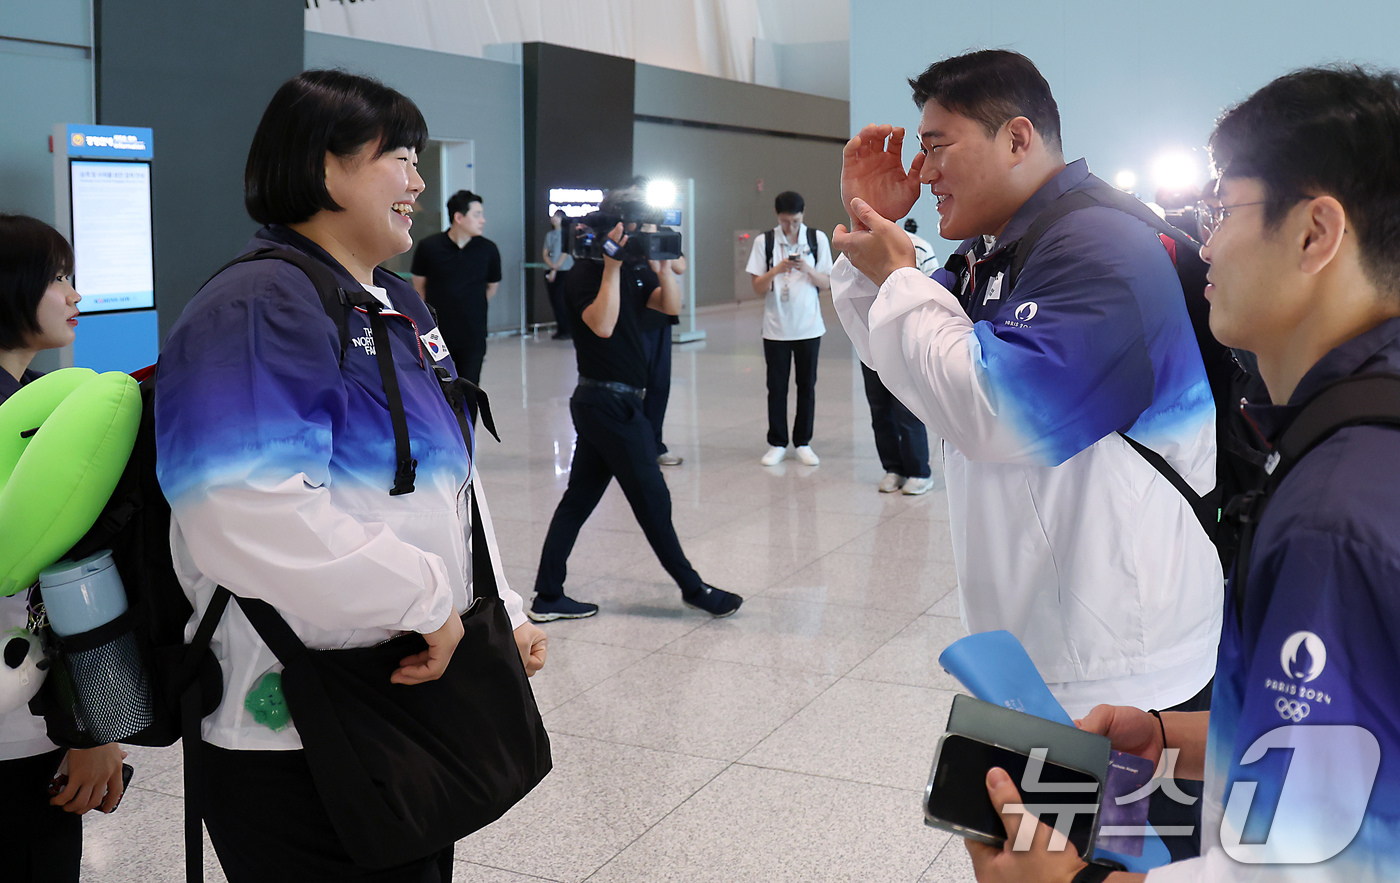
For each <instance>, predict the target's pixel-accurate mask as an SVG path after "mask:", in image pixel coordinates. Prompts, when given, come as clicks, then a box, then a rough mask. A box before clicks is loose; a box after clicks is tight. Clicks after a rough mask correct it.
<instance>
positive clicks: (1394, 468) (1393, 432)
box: [1203, 319, 1400, 881]
mask: <svg viewBox="0 0 1400 883" xmlns="http://www.w3.org/2000/svg"><path fill="white" fill-rule="evenodd" d="M1372 373H1396V374H1400V319H1392V320H1390V321H1387V322H1385V323H1383V324H1381V325H1380V326H1378V327H1376V328H1374V329H1372V330H1371V331H1368V332H1366V333H1365V334H1362V335H1360V336H1359V337H1356V338H1354V339H1352V340H1350V341H1347V342H1346V343H1344V344H1342V345H1341V346H1339V347H1337V348H1336V349H1334V350H1332V351H1331V352H1330V353H1328V354H1327V355H1326V356H1324V357H1323V358H1322V359H1321V360H1320V361H1319V362H1318V363H1317V364H1316V365H1314V366H1313V367H1312V369H1311V370H1309V371H1308V372H1307V374H1306V375H1304V377H1303V379H1302V381H1301V382H1300V383H1299V384H1298V388H1297V389H1296V390H1295V391H1294V393H1293V397H1292V399H1291V400H1290V401H1289V403H1288V404H1286V405H1278V406H1274V405H1258V406H1250V407H1249V408H1248V409H1247V411H1248V413H1249V414H1250V416H1251V417H1252V418H1253V419H1254V420H1255V421H1256V423H1257V424H1258V425H1259V427H1260V429H1261V430H1262V432H1263V433H1264V434H1265V436H1266V437H1267V438H1272V439H1276V438H1277V437H1278V436H1279V434H1280V433H1281V432H1282V431H1283V430H1284V429H1285V428H1286V427H1287V426H1288V425H1289V423H1290V422H1291V421H1292V419H1293V418H1294V417H1295V416H1296V415H1297V413H1298V411H1299V410H1300V408H1301V406H1302V405H1303V404H1304V403H1306V402H1307V401H1308V399H1310V398H1311V397H1312V396H1313V395H1315V394H1316V393H1317V392H1318V391H1319V390H1320V389H1321V388H1322V387H1323V386H1324V385H1326V384H1328V383H1331V382H1333V381H1336V380H1339V379H1341V378H1344V377H1348V376H1352V375H1360V374H1372ZM1229 595H1230V593H1227V597H1228V596H1229ZM1398 672H1400V430H1397V429H1395V428H1390V427H1382V426H1355V427H1349V428H1346V429H1342V430H1340V431H1339V432H1337V433H1336V434H1335V435H1333V436H1332V437H1331V438H1330V439H1328V440H1327V441H1324V442H1323V443H1322V444H1320V445H1318V446H1317V447H1316V448H1314V449H1313V450H1312V452H1310V453H1309V454H1307V455H1306V456H1304V457H1303V458H1302V459H1301V460H1299V461H1298V463H1297V465H1296V466H1295V467H1294V468H1293V470H1292V471H1291V472H1289V473H1288V475H1287V477H1285V478H1284V480H1283V481H1282V482H1281V483H1280V485H1279V487H1278V489H1277V490H1276V491H1275V493H1274V494H1273V497H1272V499H1271V500H1270V501H1269V503H1268V506H1267V508H1266V509H1265V511H1264V515H1263V518H1262V520H1261V521H1260V523H1259V527H1258V530H1257V533H1256V536H1255V542H1254V547H1253V553H1252V556H1251V564H1250V572H1249V577H1248V584H1247V588H1246V594H1245V599H1244V606H1243V616H1242V617H1237V616H1236V615H1235V610H1234V604H1233V602H1229V601H1227V603H1226V610H1225V625H1224V630H1223V633H1222V635H1221V643H1220V658H1219V667H1218V670H1217V674H1216V680H1215V694H1214V699H1213V702H1212V704H1211V717H1210V737H1209V743H1208V748H1207V764H1206V767H1207V768H1206V783H1207V789H1206V791H1207V802H1206V819H1205V828H1204V831H1203V833H1204V835H1205V837H1206V842H1205V843H1203V846H1207V845H1210V842H1211V841H1212V840H1213V838H1215V837H1216V836H1217V835H1218V836H1219V837H1220V838H1221V840H1222V841H1223V843H1224V845H1225V847H1226V848H1225V851H1226V852H1227V853H1230V854H1231V855H1232V856H1233V855H1236V854H1237V853H1238V851H1239V849H1240V847H1238V846H1235V847H1233V848H1232V847H1231V845H1230V844H1231V843H1232V842H1234V843H1239V842H1241V839H1242V841H1243V843H1244V844H1250V843H1255V844H1258V843H1264V842H1265V840H1266V838H1267V842H1268V843H1269V844H1271V845H1280V848H1289V849H1302V848H1304V847H1308V846H1315V847H1316V848H1317V849H1318V850H1320V851H1321V852H1324V853H1325V852H1327V851H1328V849H1330V848H1331V847H1330V846H1329V845H1328V844H1329V842H1332V843H1337V844H1339V843H1346V842H1348V841H1347V840H1346V836H1347V834H1348V833H1350V832H1351V831H1354V830H1355V825H1356V823H1357V821H1356V819H1355V818H1354V817H1353V816H1352V813H1359V812H1361V808H1362V807H1365V808H1366V809H1365V815H1364V817H1363V818H1361V819H1360V831H1359V833H1357V834H1356V836H1355V838H1354V839H1352V840H1350V841H1349V843H1350V845H1349V846H1347V847H1346V849H1345V850H1344V851H1342V852H1341V853H1340V854H1339V855H1337V857H1336V858H1333V859H1331V860H1330V861H1329V862H1328V863H1327V873H1326V879H1328V880H1332V879H1345V880H1349V881H1363V880H1365V881H1370V880H1395V879H1400V836H1398V835H1400V679H1397V677H1396V675H1397V673H1398ZM1327 725H1332V726H1344V727H1359V728H1361V729H1362V730H1365V731H1367V732H1369V733H1370V734H1371V736H1372V737H1374V740H1375V741H1374V743H1372V742H1371V740H1370V739H1369V738H1368V737H1366V736H1365V735H1364V734H1360V733H1357V731H1355V730H1351V731H1349V732H1351V733H1352V735H1351V736H1346V735H1345V733H1346V732H1348V731H1344V730H1340V729H1338V730H1333V731H1328V732H1325V733H1324V731H1321V730H1314V731H1313V734H1318V733H1322V734H1324V735H1325V736H1326V738H1325V739H1324V740H1323V741H1322V743H1321V746H1322V747H1321V748H1318V747H1317V746H1316V745H1311V744H1309V740H1310V739H1311V738H1313V735H1310V734H1309V733H1308V732H1306V731H1307V730H1308V729H1309V728H1316V727H1322V726H1327ZM1280 728H1286V729H1284V730H1283V731H1281V732H1277V733H1275V732H1274V731H1279V730H1280ZM1270 733H1274V735H1273V736H1271V737H1270V738H1272V739H1281V738H1284V737H1285V736H1286V737H1287V740H1288V745H1287V746H1286V747H1289V748H1292V749H1293V750H1292V751H1289V750H1270V751H1267V752H1265V753H1264V754H1263V756H1262V757H1259V758H1257V759H1256V758H1254V757H1251V758H1250V761H1251V762H1249V763H1242V762H1241V761H1242V759H1243V757H1244V755H1245V753H1246V752H1247V750H1248V749H1249V748H1250V746H1252V745H1254V744H1255V743H1256V741H1258V740H1260V739H1261V737H1264V736H1265V735H1266V734H1270ZM1276 747H1285V746H1283V745H1279V746H1276ZM1376 748H1378V749H1379V769H1378V770H1377V769H1376V768H1375V766H1374V760H1375V757H1376V751H1375V749H1376ZM1257 750H1258V749H1256V751H1257ZM1373 775H1374V777H1375V778H1374V785H1373V783H1372V777H1373ZM1295 778H1296V781H1295ZM1285 780H1288V781H1289V790H1290V791H1292V792H1293V793H1292V794H1291V795H1289V794H1283V791H1284V782H1285ZM1237 781H1238V782H1244V783H1249V782H1256V783H1258V784H1257V785H1256V786H1255V793H1254V795H1253V807H1252V808H1251V811H1250V812H1249V814H1248V822H1247V823H1246V824H1244V825H1243V830H1242V831H1241V830H1240V829H1239V826H1236V825H1231V823H1229V822H1228V821H1227V822H1226V823H1225V827H1224V829H1222V827H1221V821H1222V817H1223V811H1222V807H1223V801H1224V800H1225V798H1226V795H1229V794H1230V793H1231V789H1233V787H1234V785H1235V783H1236V782H1237ZM1300 789H1306V790H1313V789H1315V791H1314V795H1316V794H1321V795H1324V797H1322V798H1318V797H1316V796H1308V795H1307V794H1306V793H1305V790H1300ZM1281 794H1282V799H1281ZM1231 799H1232V800H1234V799H1242V798H1231ZM1241 835H1243V836H1242V838H1241ZM1329 838H1331V839H1330V840H1329ZM1208 860H1209V857H1208ZM1216 860H1217V861H1219V860H1221V857H1220V856H1219V855H1217V856H1216ZM1298 869H1299V870H1300V871H1303V870H1308V869H1309V868H1308V866H1301V865H1300V866H1298ZM1311 870H1312V871H1313V872H1316V870H1317V869H1316V868H1315V867H1313V868H1311ZM1208 876H1209V875H1208ZM1211 879H1213V878H1211ZM1308 879H1313V878H1312V877H1309V878H1308Z"/></svg>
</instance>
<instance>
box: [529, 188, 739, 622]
mask: <svg viewBox="0 0 1400 883" xmlns="http://www.w3.org/2000/svg"><path fill="white" fill-rule="evenodd" d="M657 215H659V213H658V212H656V211H655V210H653V209H649V208H648V207H647V205H646V200H645V198H644V196H643V194H642V193H641V191H640V189H638V188H635V187H629V188H625V189H620V190H614V191H612V192H610V193H609V194H608V195H607V196H606V197H605V198H604V199H603V202H602V205H601V206H600V207H599V211H598V212H596V213H595V214H593V215H589V216H588V217H586V218H583V219H581V220H580V221H579V222H578V223H576V224H575V225H573V228H572V230H571V233H572V236H571V239H572V242H571V244H570V251H571V252H572V253H573V256H574V259H575V262H574V269H573V271H572V272H570V273H569V280H568V288H567V290H566V292H565V296H564V300H565V307H566V309H567V310H568V312H569V318H570V320H571V325H572V326H573V333H574V350H575V352H576V353H577V357H578V375H579V376H578V388H577V389H575V390H574V394H573V396H572V398H570V400H569V413H570V414H571V415H572V417H573V420H574V429H575V431H576V432H577V433H578V441H577V444H576V446H575V448H574V460H573V464H572V466H571V467H570V470H569V486H568V488H567V489H566V490H565V491H564V497H563V499H561V500H560V501H559V507H558V508H557V509H556V510H555V512H554V518H553V519H552V520H551V521H550V523H549V533H548V534H547V535H546V536H545V540H544V549H543V550H542V551H541V553H540V567H539V572H538V574H537V575H536V577H535V593H536V594H535V600H534V603H533V605H532V606H531V609H530V611H529V617H530V618H531V619H532V620H534V621H535V622H549V621H551V620H555V619H582V618H583V617H586V616H592V615H593V614H595V613H597V612H598V605H596V604H588V603H584V602H580V601H575V600H574V599H572V598H569V597H568V596H566V595H565V594H564V578H565V575H566V572H567V563H568V559H569V553H570V552H571V551H573V547H574V542H575V540H577V539H578V532H579V529H580V528H581V527H583V523H584V522H585V521H586V520H587V519H588V516H589V515H591V514H592V512H593V509H594V508H595V507H596V506H597V505H598V501H599V500H600V499H602V497H603V492H604V491H605V490H607V487H608V482H609V481H611V480H612V478H613V477H614V476H616V478H617V482H618V484H620V485H621V486H622V492H623V493H624V494H626V495H627V502H628V503H629V504H630V505H631V507H632V512H633V514H634V515H636V517H637V523H638V524H639V525H641V528H642V532H643V533H645V534H646V538H647V541H648V542H649V543H650V544H651V548H652V551H654V552H655V553H656V557H657V558H658V559H659V560H660V561H661V566H662V567H664V568H665V569H666V572H667V573H669V574H670V575H671V578H672V579H674V580H675V581H676V584H677V585H679V586H680V589H681V599H682V600H683V601H684V602H685V603H686V604H687V605H688V606H690V607H694V608H697V609H699V610H703V611H705V612H706V613H710V614H712V615H714V616H728V615H729V614H731V613H733V612H734V611H736V610H738V609H739V605H740V604H742V603H743V600H744V599H743V598H741V597H739V596H738V595H735V594H733V593H731V592H725V591H722V590H720V589H716V588H714V587H713V586H710V585H706V584H705V582H704V581H703V580H701V579H700V575H699V574H698V573H696V572H695V568H693V567H691V566H690V562H689V561H688V560H686V557H685V553H684V552H683V551H682V550H681V544H680V540H679V539H677V537H676V530H675V528H674V527H673V526H672V524H671V493H670V491H669V490H668V489H667V487H666V482H665V480H664V479H662V477H661V468H660V466H658V465H657V462H656V458H657V449H656V437H655V436H656V434H655V430H654V428H653V427H652V424H651V422H650V421H649V420H648V419H647V416H646V413H645V411H644V409H643V400H644V399H645V398H646V392H647V391H646V389H645V386H646V382H647V360H646V351H645V349H644V347H643V342H642V335H643V330H642V329H643V319H644V317H645V315H646V312H647V311H648V310H655V311H657V312H658V313H661V314H664V315H667V316H674V315H676V314H678V313H679V312H680V306H681V292H680V286H679V285H678V284H677V283H676V276H675V274H674V273H672V272H671V267H670V262H671V260H672V259H674V258H675V257H677V256H678V255H679V253H680V237H679V235H678V234H675V233H639V232H637V231H638V227H639V226H641V225H643V224H655V223H658V222H659V221H660V218H659V216H657ZM654 216H656V217H654ZM651 261H655V262H656V269H653V268H652V264H651V263H650V262H651Z"/></svg>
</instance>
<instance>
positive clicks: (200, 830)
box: [180, 586, 233, 883]
mask: <svg viewBox="0 0 1400 883" xmlns="http://www.w3.org/2000/svg"><path fill="white" fill-rule="evenodd" d="M231 597H233V595H232V593H230V592H229V590H228V589H226V588H224V587H223V586H219V587H218V588H216V589H215V590H214V597H213V598H211V599H210V600H209V606H208V607H206V608H205V609H204V616H203V617H201V618H200V620H199V627H198V628H197V629H196V630H195V633H194V640H192V641H191V642H190V643H189V645H188V646H186V647H185V656H184V659H183V660H182V662H183V665H182V667H181V671H182V675H181V677H183V678H185V680H184V681H182V683H184V684H185V686H184V689H183V690H182V691H181V693H180V750H181V753H182V754H183V755H184V765H185V880H186V881H187V883H195V881H202V880H203V879H204V824H203V823H204V797H205V795H204V786H203V781H204V778H203V777H204V769H203V752H202V751H201V750H200V746H201V745H202V744H203V742H204V736H203V734H202V732H201V726H200V724H201V722H202V721H203V720H204V691H203V682H202V681H201V679H200V677H199V663H200V660H201V659H202V658H203V657H204V654H205V652H206V651H207V650H208V649H209V642H210V641H211V640H212V639H213V637H214V629H215V628H216V627H217V626H218V625H219V620H221V619H223V618H224V610H225V609H226V608H227V607H228V599H229V598H231Z"/></svg>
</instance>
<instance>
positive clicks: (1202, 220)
mask: <svg viewBox="0 0 1400 883" xmlns="http://www.w3.org/2000/svg"><path fill="white" fill-rule="evenodd" d="M1287 198H1288V199H1291V200H1292V201H1293V202H1299V201H1301V200H1304V199H1312V197H1311V196H1309V195H1308V194H1306V193H1299V194H1297V195H1294V196H1291V197H1287ZM1275 201H1276V200H1272V199H1261V200H1258V201H1256V202H1237V203H1235V204H1234V205H1213V204H1211V203H1210V202H1207V201H1206V200H1204V199H1203V200H1201V201H1200V202H1198V203H1196V229H1197V231H1198V232H1199V233H1200V235H1201V244H1202V245H1204V244H1205V243H1207V242H1210V237H1211V236H1212V235H1213V234H1214V233H1215V231H1216V230H1219V229H1220V225H1221V224H1223V223H1225V219H1226V218H1228V217H1230V213H1231V212H1233V211H1234V210H1235V209H1237V208H1248V207H1249V206H1251V205H1270V204H1272V203H1274V202H1275Z"/></svg>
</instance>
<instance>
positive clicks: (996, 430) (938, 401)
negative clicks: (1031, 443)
mask: <svg viewBox="0 0 1400 883" xmlns="http://www.w3.org/2000/svg"><path fill="white" fill-rule="evenodd" d="M831 291H832V298H833V300H834V301H835V304H836V314H837V316H839V317H840V319H841V324H842V325H843V326H845V328H846V333H847V334H849V335H850V337H851V341H852V343H854V344H855V348H856V353H857V354H859V356H860V359H861V361H862V362H864V363H865V364H866V365H868V366H870V367H871V368H873V369H874V370H875V372H876V373H878V374H879V375H880V380H881V382H882V383H884V384H885V386H886V388H888V389H889V391H890V392H891V393H893V394H894V395H895V397H896V398H898V399H899V400H900V401H901V402H903V403H904V405H905V407H907V408H909V410H911V411H913V412H914V414H916V415H917V416H918V417H919V419H920V420H922V421H923V422H924V424H925V425H926V426H927V427H928V428H929V430H930V431H932V432H933V433H934V434H935V435H937V436H938V437H940V438H942V439H945V440H946V441H948V442H949V443H950V444H952V445H953V446H954V447H956V448H957V449H958V450H959V451H961V452H962V453H963V454H964V455H966V456H967V457H968V458H969V459H976V460H1002V461H1015V460H1020V459H1024V460H1027V461H1030V460H1032V457H1031V456H1029V455H1030V454H1031V453H1032V452H1031V451H1028V450H1027V448H1026V445H1025V444H1024V443H1023V442H1022V441H1021V439H1020V438H1019V437H1018V436H1017V434H1016V433H1014V432H1012V431H1011V427H1009V426H1007V425H1006V424H1005V422H1004V421H1001V420H999V419H998V417H999V415H998V412H997V403H996V400H995V397H994V396H993V394H992V392H991V389H990V386H989V385H988V384H987V383H986V382H985V376H984V374H983V372H981V371H980V370H979V366H978V365H977V361H976V352H975V351H976V349H977V348H978V347H977V340H976V338H975V337H974V336H973V333H972V320H970V319H969V318H968V317H967V314H966V313H965V312H963V309H962V306H961V305H960V304H959V303H958V301H957V298H955V297H954V296H953V294H952V292H950V291H948V290H947V289H946V288H944V287H943V286H941V285H939V284H938V283H937V282H934V281H933V280H932V279H930V278H929V277H927V276H925V275H923V274H922V273H920V272H919V271H918V270H915V269H914V268H912V267H906V268H904V269H900V270H896V271H895V272H894V273H891V274H890V276H889V278H888V279H886V280H885V284H884V285H883V286H881V287H880V288H879V289H878V290H877V289H876V287H875V284H874V283H873V282H871V281H870V280H869V279H867V278H865V276H864V275H863V274H861V272H860V271H859V270H857V269H856V268H855V267H853V266H852V265H851V262H850V261H849V260H847V258H846V257H845V256H844V255H843V256H842V257H841V258H840V259H839V260H837V262H836V266H835V267H834V268H833V270H832V273H831Z"/></svg>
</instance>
